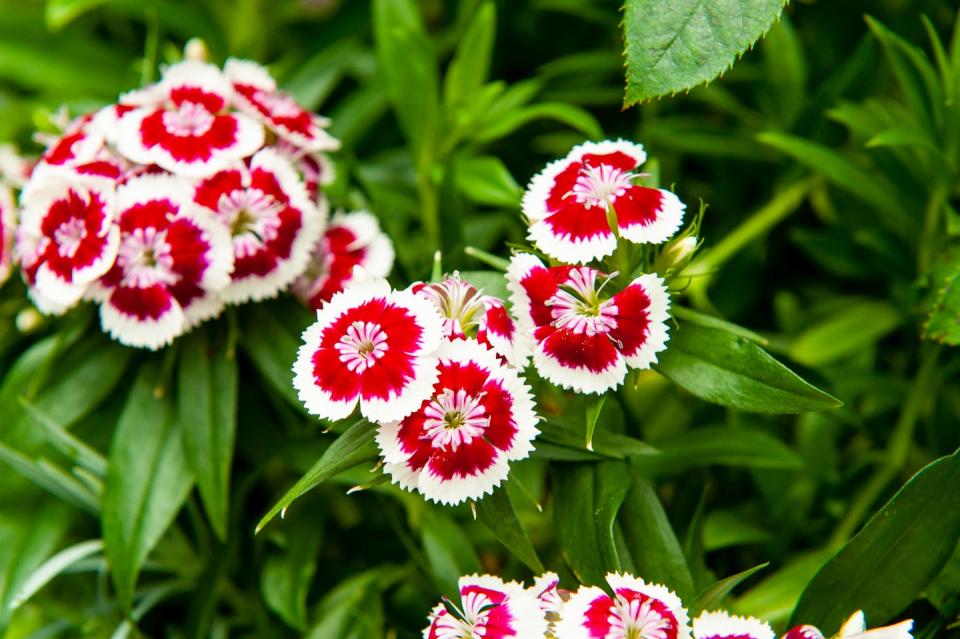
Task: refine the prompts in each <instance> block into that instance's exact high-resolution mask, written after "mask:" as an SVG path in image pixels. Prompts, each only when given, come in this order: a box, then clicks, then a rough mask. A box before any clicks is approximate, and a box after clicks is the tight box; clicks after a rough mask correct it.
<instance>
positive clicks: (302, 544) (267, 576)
mask: <svg viewBox="0 0 960 639" xmlns="http://www.w3.org/2000/svg"><path fill="white" fill-rule="evenodd" d="M297 524H299V525H291V526H286V547H285V548H284V551H283V553H281V554H276V555H272V556H270V557H268V558H267V560H266V562H265V563H264V565H263V570H262V572H261V573H260V591H261V592H262V593H263V597H264V599H265V600H266V602H267V606H269V608H270V609H271V610H273V611H274V612H275V613H277V614H278V615H280V617H282V618H283V620H284V621H286V622H287V623H288V624H290V626H291V627H293V628H296V629H297V630H301V631H302V630H304V629H305V628H306V625H307V593H308V591H309V589H310V583H311V582H312V581H313V576H314V573H316V570H317V551H318V550H319V549H320V540H321V538H322V535H321V532H322V526H321V525H320V524H321V522H318V521H314V520H308V521H298V522H297ZM318 528H319V529H318Z"/></svg>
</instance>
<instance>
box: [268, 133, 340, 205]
mask: <svg viewBox="0 0 960 639" xmlns="http://www.w3.org/2000/svg"><path fill="white" fill-rule="evenodd" d="M276 148H277V151H279V152H280V154H281V155H282V156H283V157H285V158H287V159H288V160H290V162H291V163H292V164H293V166H294V167H296V169H297V171H298V172H299V173H300V175H302V176H303V182H304V184H306V186H307V194H308V195H309V196H310V199H311V200H313V201H314V202H319V201H320V198H322V197H323V187H325V186H328V185H330V184H333V182H334V180H336V179H337V170H336V167H335V166H334V164H333V162H332V161H331V160H330V158H329V157H328V156H327V155H326V154H325V153H310V152H308V151H304V150H303V149H301V148H299V147H297V146H294V144H293V143H292V142H288V141H286V140H277V145H276Z"/></svg>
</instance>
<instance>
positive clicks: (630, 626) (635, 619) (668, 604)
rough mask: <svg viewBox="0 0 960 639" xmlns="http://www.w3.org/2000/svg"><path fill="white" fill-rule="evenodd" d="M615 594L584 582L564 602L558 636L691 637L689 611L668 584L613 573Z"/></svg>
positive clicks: (575, 638)
mask: <svg viewBox="0 0 960 639" xmlns="http://www.w3.org/2000/svg"><path fill="white" fill-rule="evenodd" d="M607 583H608V584H610V588H611V589H612V590H613V593H614V595H613V597H611V596H610V595H608V594H607V593H606V592H604V591H603V590H601V589H600V588H597V587H596V586H581V587H580V589H579V590H578V591H577V592H575V593H574V594H573V595H571V596H570V599H569V601H567V603H566V604H565V605H564V608H563V616H562V618H561V619H560V622H559V623H557V625H556V626H555V630H554V632H555V634H556V636H557V639H634V638H636V637H644V638H645V639H689V638H690V636H691V634H690V625H689V621H688V617H687V611H686V609H685V608H684V607H683V603H682V602H681V601H680V598H679V597H677V595H675V594H674V593H673V592H672V591H670V590H669V589H667V587H666V586H661V585H659V584H648V583H646V582H645V581H643V580H642V579H639V578H636V577H632V576H630V575H620V574H616V573H611V574H608V575H607Z"/></svg>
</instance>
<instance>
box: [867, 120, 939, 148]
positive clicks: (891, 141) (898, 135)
mask: <svg viewBox="0 0 960 639" xmlns="http://www.w3.org/2000/svg"><path fill="white" fill-rule="evenodd" d="M883 146H906V147H916V148H921V149H927V150H928V151H934V152H935V153H939V151H940V150H939V149H938V148H937V145H936V144H934V142H933V141H932V140H931V139H930V137H929V136H928V135H927V134H926V133H924V132H923V131H921V130H920V129H918V128H916V127H911V126H897V127H892V128H889V129H885V130H883V131H881V132H880V133H877V134H876V135H875V136H873V137H872V138H870V139H869V140H867V147H869V148H876V147H883Z"/></svg>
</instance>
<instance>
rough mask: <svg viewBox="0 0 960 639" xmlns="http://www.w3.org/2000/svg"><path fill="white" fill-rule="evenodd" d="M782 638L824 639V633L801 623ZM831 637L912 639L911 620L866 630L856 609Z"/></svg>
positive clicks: (838, 638)
mask: <svg viewBox="0 0 960 639" xmlns="http://www.w3.org/2000/svg"><path fill="white" fill-rule="evenodd" d="M783 639H824V635H823V633H822V632H820V629H819V628H817V627H816V626H810V625H803V626H797V627H795V628H791V629H790V630H789V631H788V632H787V633H786V634H785V635H784V636H783ZM833 639H913V620H912V619H907V620H906V621H901V622H899V623H895V624H893V625H890V626H883V627H882V628H871V629H869V630H868V629H867V620H866V617H865V616H864V614H863V611H862V610H858V611H857V612H855V613H853V614H852V615H850V617H849V618H848V619H847V620H846V621H845V622H844V624H843V625H842V626H841V627H840V630H839V631H838V632H837V634H836V635H834V636H833Z"/></svg>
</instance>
